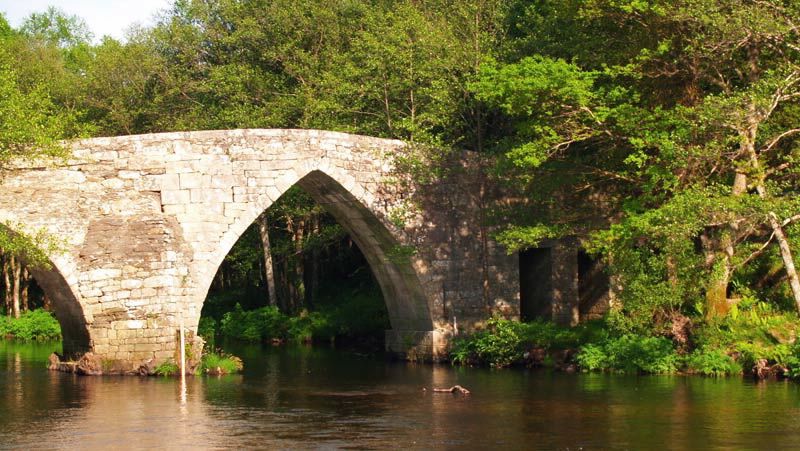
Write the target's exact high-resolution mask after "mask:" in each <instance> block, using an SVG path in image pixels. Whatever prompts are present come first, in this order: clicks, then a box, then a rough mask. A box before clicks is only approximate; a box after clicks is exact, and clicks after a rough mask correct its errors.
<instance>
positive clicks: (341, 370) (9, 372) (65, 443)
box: [0, 342, 800, 449]
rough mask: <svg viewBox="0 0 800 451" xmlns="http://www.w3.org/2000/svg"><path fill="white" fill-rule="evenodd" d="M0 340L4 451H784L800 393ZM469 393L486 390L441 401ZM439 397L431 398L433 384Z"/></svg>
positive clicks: (798, 417)
mask: <svg viewBox="0 0 800 451" xmlns="http://www.w3.org/2000/svg"><path fill="white" fill-rule="evenodd" d="M57 346H58V345H57V344H19V343H11V342H0V409H1V410H0V411H2V412H3V415H0V448H4V447H18V448H41V447H58V448H61V447H78V446H81V447H89V448H101V447H102V448H120V447H129V446H135V447H154V448H184V447H185V448H188V447H204V448H208V447H212V448H213V447H224V448H298V447H300V448H309V447H310V448H319V447H323V448H344V447H360V448H434V447H435V448H450V447H453V448H455V447H459V448H463V447H470V448H472V447H481V448H488V447H495V448H540V449H552V448H577V447H585V448H612V449H708V448H712V449H713V448H717V449H719V448H723V449H724V448H729V449H731V448H737V449H738V448H761V449H763V448H785V447H786V446H787V444H792V443H800V408H798V406H800V402H799V401H800V390H799V389H798V386H797V385H796V384H793V383H783V382H769V383H755V382H752V381H749V380H742V379H738V378H731V379H710V378H700V377H679V376H674V377H662V376H647V377H636V376H621V375H607V374H578V375H567V374H560V373H552V372H548V371H509V370H488V369H463V368H458V369H454V368H451V367H448V366H430V365H414V364H406V363H402V362H386V361H384V360H381V359H370V358H364V357H363V356H360V355H358V354H353V353H347V352H341V351H337V350H335V349H326V348H320V347H304V346H297V347H294V346H282V347H271V346H263V347H262V346H238V347H231V348H229V349H228V350H229V351H230V352H232V353H234V354H237V355H240V356H241V357H242V358H243V360H244V362H245V371H244V373H243V374H240V375H234V376H223V377H189V378H188V379H187V385H186V396H185V402H181V385H180V382H179V380H178V379H173V378H157V377H154V378H138V377H76V376H74V375H68V374H60V373H52V372H49V371H47V370H46V369H45V366H46V362H47V356H48V355H49V354H50V352H52V351H53V350H54V349H57ZM454 384H460V385H463V386H465V387H468V388H469V389H470V390H471V391H472V395H470V396H468V397H464V396H461V395H452V394H434V393H432V392H431V391H430V389H431V388H432V387H450V386H452V385H454ZM423 388H426V389H427V390H423Z"/></svg>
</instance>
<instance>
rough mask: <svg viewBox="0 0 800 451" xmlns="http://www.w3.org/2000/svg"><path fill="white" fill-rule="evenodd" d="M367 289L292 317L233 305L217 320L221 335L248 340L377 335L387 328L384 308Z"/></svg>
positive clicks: (310, 339) (347, 293) (348, 293)
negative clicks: (232, 307) (231, 309)
mask: <svg viewBox="0 0 800 451" xmlns="http://www.w3.org/2000/svg"><path fill="white" fill-rule="evenodd" d="M375 294H376V293H372V292H369V291H366V292H364V291H358V290H356V291H352V292H344V293H340V294H339V296H337V299H336V300H335V301H330V300H328V301H327V302H324V303H321V304H320V305H319V306H318V308H317V310H315V311H311V312H309V311H307V310H302V311H301V312H299V314H297V315H295V316H290V315H287V314H284V313H282V312H280V310H278V308H277V307H261V308H257V309H253V310H244V309H243V308H242V307H241V305H239V304H236V306H235V307H234V309H233V311H230V312H228V313H225V314H224V315H223V317H222V320H221V321H220V329H219V331H220V334H221V335H222V336H223V337H226V338H233V339H235V340H241V341H248V342H262V341H268V340H273V339H277V340H290V341H312V340H333V339H336V338H339V337H346V338H358V337H371V336H380V335H381V334H383V331H384V330H386V328H387V323H388V318H387V314H386V307H385V306H384V305H383V303H382V302H380V301H379V300H378V299H376V297H375Z"/></svg>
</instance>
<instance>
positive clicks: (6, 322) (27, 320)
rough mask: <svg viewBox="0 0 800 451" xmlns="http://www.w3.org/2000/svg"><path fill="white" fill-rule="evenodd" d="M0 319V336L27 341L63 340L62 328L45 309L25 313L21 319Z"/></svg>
mask: <svg viewBox="0 0 800 451" xmlns="http://www.w3.org/2000/svg"><path fill="white" fill-rule="evenodd" d="M0 318H2V319H0V336H9V335H10V336H13V337H14V338H15V339H17V340H25V341H47V340H60V339H61V326H60V325H59V324H58V321H57V320H56V319H55V317H54V316H53V315H52V314H51V313H50V312H47V311H45V310H43V309H36V310H31V311H27V312H24V313H22V315H20V317H19V318H9V317H0Z"/></svg>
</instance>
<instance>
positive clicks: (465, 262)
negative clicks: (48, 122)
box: [0, 130, 577, 372]
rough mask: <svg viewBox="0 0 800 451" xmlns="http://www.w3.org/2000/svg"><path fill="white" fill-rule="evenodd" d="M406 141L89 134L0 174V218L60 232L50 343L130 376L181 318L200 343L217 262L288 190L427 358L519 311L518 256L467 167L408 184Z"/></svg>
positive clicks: (169, 343)
mask: <svg viewBox="0 0 800 451" xmlns="http://www.w3.org/2000/svg"><path fill="white" fill-rule="evenodd" d="M409 151H410V148H409V147H408V146H406V145H405V144H404V143H403V142H400V141H394V140H386V139H378V138H370V137H364V136H355V135H348V134H344V133H335V132H324V131H315V130H224V131H199V132H180V133H162V134H150V135H140V136H123V137H114V138H95V139H88V140H83V141H78V142H75V143H73V144H72V154H71V157H70V159H69V160H68V161H66V162H59V163H50V164H38V163H37V164H20V165H18V167H16V168H15V169H14V170H11V171H9V172H8V173H7V174H5V175H4V177H3V179H2V181H1V182H0V183H1V184H2V187H1V188H0V189H2V192H3V195H2V197H0V221H3V222H4V223H5V224H6V227H9V228H11V229H12V231H13V232H17V233H23V234H27V235H35V234H36V233H39V232H41V231H46V232H47V233H48V234H49V235H50V236H53V237H56V238H57V239H59V240H61V242H62V245H61V246H60V247H61V249H59V250H58V251H52V252H50V260H51V263H52V265H51V267H50V268H48V269H38V270H34V271H33V273H34V277H35V278H36V280H37V282H38V283H39V285H41V286H42V288H43V289H44V290H45V292H46V293H47V295H48V296H49V298H50V299H51V302H52V305H53V309H54V311H55V314H56V316H57V318H58V320H59V322H60V323H61V326H62V331H63V336H64V351H65V353H67V354H72V355H76V354H81V353H85V352H88V351H92V352H93V353H94V355H96V356H99V358H101V359H102V360H103V361H104V365H111V366H113V367H114V368H117V369H122V370H121V371H123V372H124V371H133V370H135V369H136V368H138V367H139V365H142V364H145V363H147V362H150V364H152V362H157V363H160V362H161V361H164V360H167V359H169V358H173V356H174V355H175V352H176V348H177V346H176V342H177V338H176V337H177V336H178V335H177V332H176V331H177V330H178V327H179V323H181V322H183V323H184V324H185V325H186V329H187V330H188V331H189V332H188V334H189V335H190V337H189V339H190V340H194V341H195V343H196V344H197V345H202V342H201V341H200V340H199V339H197V338H192V335H193V332H195V331H196V330H197V325H198V321H199V317H200V310H201V308H202V306H203V302H204V300H205V298H206V294H207V291H208V289H209V286H210V284H211V281H212V279H213V277H214V275H215V273H216V271H217V268H218V267H219V265H220V263H221V262H222V260H223V259H224V257H225V256H226V255H227V253H228V252H229V250H230V249H231V247H232V246H233V245H234V243H235V242H236V241H237V240H238V238H239V236H240V235H241V234H242V233H243V232H244V231H245V230H246V229H247V227H248V226H250V225H251V224H252V223H253V222H254V221H255V220H256V218H257V217H258V216H259V215H260V214H261V213H262V212H263V211H264V210H265V209H267V208H269V206H270V205H271V204H272V203H273V202H274V201H275V200H277V199H278V198H279V197H280V196H281V195H282V194H283V193H284V192H286V190H288V189H289V188H290V187H292V186H294V185H299V186H300V187H302V188H303V189H304V190H306V191H307V192H308V193H309V194H311V196H312V197H313V198H314V199H315V200H316V201H318V202H319V203H320V204H322V206H324V208H326V209H327V210H328V211H329V212H330V213H331V214H332V215H333V216H334V217H335V218H336V220H337V221H338V222H339V223H340V224H341V225H342V226H343V227H344V228H345V229H346V230H347V231H348V232H349V233H350V235H351V237H352V238H353V240H354V241H355V242H356V243H357V244H358V246H359V248H360V249H361V251H362V252H363V254H364V255H365V257H366V259H367V261H368V263H369V265H370V268H371V269H372V271H373V274H374V275H375V278H376V279H377V281H378V283H379V284H380V287H381V290H382V292H383V297H384V300H385V302H386V306H387V310H388V313H389V318H390V323H391V327H392V329H391V330H389V331H387V332H386V346H387V349H388V350H390V351H392V352H396V353H401V354H405V355H406V356H408V357H418V358H425V359H437V358H440V357H442V356H443V353H444V352H445V351H446V347H447V343H448V339H449V337H450V336H451V335H452V334H453V333H454V322H456V323H457V324H458V327H459V328H460V329H462V330H463V329H465V328H466V329H469V328H471V327H473V326H474V325H475V324H476V322H479V321H482V320H485V319H486V318H487V317H489V316H490V315H492V314H494V313H497V312H499V313H501V314H504V315H506V316H510V317H519V315H520V295H519V292H520V277H519V261H520V259H519V257H518V256H517V255H506V253H505V252H504V250H503V249H501V248H499V247H498V246H496V245H495V243H494V242H492V241H491V239H490V238H489V236H488V234H487V231H486V228H485V227H484V226H483V225H482V224H481V219H480V218H481V217H482V215H481V211H480V208H481V205H483V204H484V203H485V201H486V199H483V198H482V196H485V195H486V194H485V190H483V189H481V187H480V186H478V184H479V183H480V182H479V179H480V177H476V176H474V174H472V175H471V174H470V170H469V169H468V168H466V167H464V168H462V169H463V171H455V172H454V174H455V175H451V176H449V178H447V179H443V180H440V181H438V183H435V184H430V185H428V186H424V187H423V186H416V185H414V183H413V182H411V181H409V180H408V179H407V178H404V176H403V175H402V174H399V173H398V172H397V171H395V165H394V161H395V157H396V156H398V155H404V154H406V153H407V152H409ZM552 249H553V250H554V253H553V255H552V257H553V262H559V261H561V260H563V261H565V262H566V266H567V268H566V270H565V269H564V267H563V266H564V264H558V265H551V266H552V267H553V268H554V269H552V271H553V272H554V273H555V272H558V271H561V273H563V274H567V275H568V276H569V277H567V278H566V279H564V281H563V283H559V282H554V283H555V285H554V288H553V291H552V294H553V297H554V299H555V300H556V301H558V300H559V299H561V298H563V299H573V298H577V293H576V290H577V286H576V282H575V283H573V282H574V281H573V280H572V279H574V277H572V276H573V275H574V273H575V272H576V271H577V269H576V267H574V266H575V264H573V263H572V261H573V260H575V259H574V258H572V257H570V256H574V249H572V247H570V246H560V245H556V246H554V247H553V248H552ZM560 256H566V257H564V258H562V257H560ZM559 259H560V260H559ZM562 263H563V262H562ZM556 267H558V268H560V269H558V270H557V269H555V268H556ZM570 277H572V279H570ZM556 279H557V277H556ZM556 279H553V280H556ZM569 302H572V301H569ZM569 302H567V304H569ZM561 304H564V302H561ZM567 304H565V305H567ZM553 305H554V306H556V307H554V309H553V315H556V316H557V315H558V314H561V315H562V316H563V314H570V310H569V305H567V308H566V310H565V311H566V313H563V312H562V313H559V312H558V310H559V308H558V305H560V304H559V302H555V301H554V304H553ZM562 310H564V309H562ZM573 310H574V309H573ZM568 321H569V320H568ZM198 348H199V346H198V347H196V349H198Z"/></svg>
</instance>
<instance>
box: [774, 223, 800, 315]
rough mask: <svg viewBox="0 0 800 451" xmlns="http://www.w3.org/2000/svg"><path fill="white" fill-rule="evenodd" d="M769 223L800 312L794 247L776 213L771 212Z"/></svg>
mask: <svg viewBox="0 0 800 451" xmlns="http://www.w3.org/2000/svg"><path fill="white" fill-rule="evenodd" d="M769 224H770V226H771V227H772V232H773V233H775V241H777V242H778V247H779V248H780V250H781V259H783V267H784V269H786V275H787V276H788V281H789V287H790V288H791V289H792V296H793V297H794V303H795V305H796V306H797V311H798V312H800V278H798V276H797V268H796V267H795V266H794V258H793V257H792V248H791V247H790V246H789V240H788V239H787V238H786V234H784V233H783V227H781V223H780V221H778V217H777V216H776V215H775V213H772V212H770V213H769Z"/></svg>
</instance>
